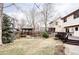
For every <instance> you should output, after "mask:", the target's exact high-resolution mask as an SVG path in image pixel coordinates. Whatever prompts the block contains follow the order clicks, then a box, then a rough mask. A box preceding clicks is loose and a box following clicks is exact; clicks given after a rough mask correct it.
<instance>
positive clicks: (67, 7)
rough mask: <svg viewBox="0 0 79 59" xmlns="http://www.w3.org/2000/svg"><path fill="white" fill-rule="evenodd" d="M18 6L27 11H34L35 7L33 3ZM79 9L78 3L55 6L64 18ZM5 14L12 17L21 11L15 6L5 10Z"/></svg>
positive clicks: (18, 4)
mask: <svg viewBox="0 0 79 59" xmlns="http://www.w3.org/2000/svg"><path fill="white" fill-rule="evenodd" d="M10 4H11V3H5V4H4V6H7V5H10ZM16 4H17V6H19V7H20V8H21V9H23V10H25V11H28V10H30V9H32V7H33V3H16ZM38 5H40V4H38ZM78 8H79V4H77V3H56V5H55V9H56V10H57V11H56V12H57V13H59V14H61V16H62V17H63V16H65V15H66V14H68V13H69V12H72V11H73V10H75V9H78ZM4 13H7V14H9V15H12V14H14V13H19V11H18V10H17V9H16V7H15V6H11V7H8V8H4Z"/></svg>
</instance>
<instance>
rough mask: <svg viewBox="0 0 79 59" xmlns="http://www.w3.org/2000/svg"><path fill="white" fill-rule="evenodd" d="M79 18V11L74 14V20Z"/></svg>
mask: <svg viewBox="0 0 79 59" xmlns="http://www.w3.org/2000/svg"><path fill="white" fill-rule="evenodd" d="M78 17H79V10H78V11H76V12H75V13H74V19H75V18H78Z"/></svg>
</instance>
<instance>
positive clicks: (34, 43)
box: [0, 38, 63, 55]
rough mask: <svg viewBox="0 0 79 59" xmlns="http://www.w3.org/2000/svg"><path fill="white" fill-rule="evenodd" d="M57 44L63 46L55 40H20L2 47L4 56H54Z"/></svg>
mask: <svg viewBox="0 0 79 59" xmlns="http://www.w3.org/2000/svg"><path fill="white" fill-rule="evenodd" d="M57 44H63V43H62V42H61V41H58V40H54V38H48V39H44V38H20V39H17V40H15V41H14V43H10V44H6V45H3V46H1V47H0V54H1V55H2V54H3V55H5V54H6V55H46V54H47V55H50V54H54V53H53V52H54V47H55V46H56V45H57Z"/></svg>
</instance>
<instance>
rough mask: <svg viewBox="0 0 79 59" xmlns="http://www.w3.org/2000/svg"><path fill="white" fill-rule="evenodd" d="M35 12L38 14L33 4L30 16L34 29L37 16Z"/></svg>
mask: <svg viewBox="0 0 79 59" xmlns="http://www.w3.org/2000/svg"><path fill="white" fill-rule="evenodd" d="M35 14H36V10H35V8H34V6H33V8H32V10H31V11H30V16H31V20H32V26H33V28H34V30H35V16H36V15H35Z"/></svg>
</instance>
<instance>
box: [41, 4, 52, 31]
mask: <svg viewBox="0 0 79 59" xmlns="http://www.w3.org/2000/svg"><path fill="white" fill-rule="evenodd" d="M42 7H43V10H42V11H41V13H42V15H43V19H44V25H45V31H47V22H48V20H49V18H51V17H52V12H53V4H51V3H45V4H43V5H42Z"/></svg>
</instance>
